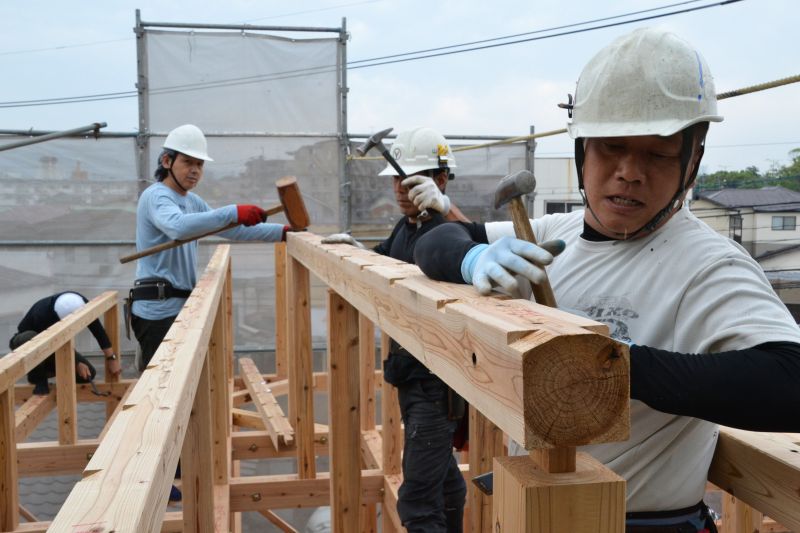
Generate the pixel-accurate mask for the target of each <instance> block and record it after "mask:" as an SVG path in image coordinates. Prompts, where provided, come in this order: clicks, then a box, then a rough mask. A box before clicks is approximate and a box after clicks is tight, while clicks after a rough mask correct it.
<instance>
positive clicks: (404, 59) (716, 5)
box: [348, 0, 743, 70]
mask: <svg viewBox="0 0 800 533" xmlns="http://www.w3.org/2000/svg"><path fill="white" fill-rule="evenodd" d="M742 1H743V0H723V1H721V2H717V3H714V4H708V5H704V6H697V7H691V8H687V9H680V10H678V11H671V12H669V13H661V14H658V15H651V16H649V17H640V18H637V19H631V20H625V21H621V22H614V23H611V24H602V25H600V26H592V27H590V28H583V29H579V30H571V31H565V32H561V33H553V34H550V35H543V36H541V37H530V38H528V39H519V40H517V41H509V42H506V43H496V44H487V45H485V46H475V47H472V48H464V49H462V50H452V51H449V52H439V53H435V54H428V55H421V56H417V57H409V58H401V59H393V60H390V61H383V62H378V63H371V64H369V65H358V66H354V67H348V70H354V69H359V68H369V67H377V66H380V65H390V64H392V63H403V62H406V61H416V60H418V59H428V58H431V57H440V56H447V55H453V54H461V53H464V52H474V51H476V50H487V49H489V48H497V47H499V46H509V45H512V44H520V43H527V42H532V41H540V40H543V39H551V38H553V37H563V36H565V35H575V34H578V33H584V32H587V31H594V30H601V29H605V28H613V27H616V26H624V25H626V24H632V23H634V22H644V21H647V20H655V19H659V18H663V17H669V16H672V15H682V14H684V13H690V12H692V11H699V10H701V9H708V8H710V7H719V6H724V5H727V4H733V3H735V2H742ZM621 16H622V15H621ZM363 61H373V60H370V59H365V60H363ZM348 65H350V63H348Z"/></svg>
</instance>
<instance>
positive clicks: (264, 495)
mask: <svg viewBox="0 0 800 533" xmlns="http://www.w3.org/2000/svg"><path fill="white" fill-rule="evenodd" d="M230 487H231V511H232V512H237V513H238V512H247V511H256V512H258V511H262V510H271V509H289V508H293V507H319V506H322V505H328V503H329V501H330V496H331V495H330V476H329V474H328V472H319V473H318V474H317V477H316V478H315V479H300V478H299V477H298V476H297V474H285V475H272V476H247V477H232V478H231V485H230ZM382 489H383V473H382V472H381V471H380V470H362V471H361V501H362V502H364V503H380V502H381V492H382Z"/></svg>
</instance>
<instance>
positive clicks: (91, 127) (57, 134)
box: [0, 122, 107, 152]
mask: <svg viewBox="0 0 800 533" xmlns="http://www.w3.org/2000/svg"><path fill="white" fill-rule="evenodd" d="M106 126H107V124H106V123H105V122H93V123H92V124H89V125H88V126H81V127H80V128H73V129H71V130H64V131H56V132H53V133H48V134H46V135H40V136H38V137H33V138H31V139H25V140H24V141H17V142H14V143H8V144H4V145H2V146H0V152H2V151H5V150H11V149H13V148H20V147H22V146H28V145H29V144H36V143H43V142H45V141H50V140H52V139H59V138H61V137H69V136H70V135H76V134H78V133H85V132H87V131H94V134H95V136H97V135H98V133H99V130H100V128H105V127H106Z"/></svg>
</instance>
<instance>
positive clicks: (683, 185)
mask: <svg viewBox="0 0 800 533" xmlns="http://www.w3.org/2000/svg"><path fill="white" fill-rule="evenodd" d="M696 130H697V124H695V125H692V126H689V127H688V128H685V129H684V130H682V131H681V135H682V142H681V156H680V157H681V174H680V176H681V182H680V183H679V184H678V189H677V190H676V191H675V194H673V195H672V198H670V200H669V202H667V205H665V206H664V207H663V208H662V209H661V210H660V211H659V212H658V213H656V214H655V215H653V218H651V219H650V220H649V221H648V222H647V223H646V224H644V225H643V226H642V227H640V228H639V229H637V230H636V231H634V232H633V233H619V232H617V231H614V230H611V229H609V228H606V227H605V225H603V223H602V221H601V220H600V219H599V218H598V216H597V214H596V213H595V212H594V210H593V209H592V206H591V205H589V198H588V197H587V196H586V192H585V191H584V187H583V165H584V160H585V158H586V152H585V147H584V142H585V139H583V138H577V139H575V166H576V167H577V171H578V190H579V191H580V193H581V197H582V198H583V205H585V206H586V208H587V209H588V210H589V212H590V213H591V214H592V217H594V219H595V220H596V221H597V223H598V224H600V225H601V226H602V227H603V228H605V229H606V230H607V231H609V232H610V233H613V234H614V235H615V236H617V237H618V238H619V239H621V240H628V239H633V238H636V237H637V236H638V235H639V234H640V233H642V232H647V233H650V232H651V231H653V230H655V229H656V228H657V227H658V225H659V224H661V223H662V222H663V221H664V219H665V218H666V217H667V216H669V215H671V214H672V213H674V212H675V211H678V210H679V209H680V208H681V205H682V203H683V196H684V194H685V193H686V190H687V189H689V187H691V185H692V184H693V183H694V180H695V178H696V177H697V171H698V169H699V168H700V165H699V161H700V159H701V158H702V156H703V150H704V145H703V143H699V145H698V148H697V149H698V151H699V154H698V158H697V161H698V164H697V165H694V168H692V171H691V175H687V171H688V168H689V163H690V162H691V159H692V149H693V147H694V145H695V131H696Z"/></svg>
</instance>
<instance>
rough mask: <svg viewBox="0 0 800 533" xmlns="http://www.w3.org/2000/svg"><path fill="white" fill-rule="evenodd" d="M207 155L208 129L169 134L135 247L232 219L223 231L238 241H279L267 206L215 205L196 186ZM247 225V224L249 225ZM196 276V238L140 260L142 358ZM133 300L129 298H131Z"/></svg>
mask: <svg viewBox="0 0 800 533" xmlns="http://www.w3.org/2000/svg"><path fill="white" fill-rule="evenodd" d="M206 161H213V159H211V157H209V155H208V151H207V143H206V138H205V135H203V132H202V131H200V128H198V127H197V126H194V125H192V124H184V125H183V126H178V127H177V128H175V129H174V130H172V131H171V132H170V133H169V135H167V138H166V140H165V141H164V146H163V150H162V152H161V154H160V155H159V156H158V168H157V169H156V172H155V177H156V180H157V182H156V183H154V184H152V185H151V186H150V187H148V188H147V189H146V190H145V191H144V192H143V193H142V195H141V196H140V198H139V204H138V207H137V210H136V249H137V250H144V249H146V248H150V247H152V246H156V245H159V244H163V243H165V242H170V241H173V240H176V239H190V238H192V237H196V236H197V235H202V234H204V233H208V232H210V231H214V230H218V229H220V228H223V227H225V226H227V225H229V224H231V223H234V222H238V223H239V224H241V226H237V227H235V228H233V229H230V230H228V231H225V232H222V233H220V234H219V235H220V236H222V237H225V238H228V239H232V240H238V241H266V242H278V241H280V240H282V239H283V238H284V236H285V232H286V229H287V228H286V227H285V226H284V225H282V224H268V223H263V220H264V218H265V213H264V210H263V209H261V208H260V207H258V206H256V205H244V204H239V205H234V204H231V205H227V206H225V207H220V208H218V209H212V208H211V207H209V205H208V204H207V203H206V202H205V201H204V200H203V199H202V198H201V197H200V196H198V195H197V194H195V193H194V192H192V189H194V188H195V187H196V186H197V185H198V183H200V180H201V179H202V177H203V165H204V163H205V162H206ZM244 226H248V227H244ZM196 281H197V241H192V242H189V243H186V244H183V245H182V246H178V247H177V248H172V249H169V250H164V251H162V252H159V253H156V254H153V255H149V256H147V257H142V258H141V259H139V260H138V262H137V264H136V282H135V285H134V288H133V289H131V291H130V301H132V302H133V305H132V306H130V307H131V311H132V315H131V317H130V318H131V325H132V326H133V331H134V333H135V334H136V338H137V340H138V341H139V344H140V348H141V352H142V361H141V363H140V365H141V366H140V368H139V370H143V369H144V366H146V365H147V363H148V362H149V361H150V359H151V358H152V357H153V354H154V353H155V351H156V349H157V348H158V346H159V344H161V341H162V340H163V339H164V336H165V335H166V333H167V331H168V330H169V328H170V326H171V325H172V322H173V321H174V320H175V317H176V316H177V315H178V313H179V312H180V309H181V307H183V304H184V302H185V301H186V298H187V297H188V296H189V294H190V293H191V291H192V289H193V288H194V286H195V283H196ZM129 305H130V304H129Z"/></svg>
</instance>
